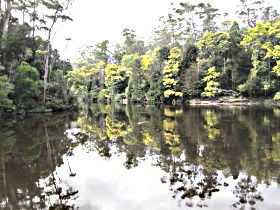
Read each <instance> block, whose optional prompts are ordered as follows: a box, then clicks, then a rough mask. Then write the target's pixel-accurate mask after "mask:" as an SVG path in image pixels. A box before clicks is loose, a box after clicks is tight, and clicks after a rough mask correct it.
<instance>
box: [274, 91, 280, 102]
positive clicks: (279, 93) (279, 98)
mask: <svg viewBox="0 0 280 210" xmlns="http://www.w3.org/2000/svg"><path fill="white" fill-rule="evenodd" d="M274 100H276V101H280V92H277V93H276V94H275V96H274Z"/></svg>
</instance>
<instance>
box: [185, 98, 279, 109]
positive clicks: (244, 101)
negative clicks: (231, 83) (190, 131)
mask: <svg viewBox="0 0 280 210" xmlns="http://www.w3.org/2000/svg"><path fill="white" fill-rule="evenodd" d="M189 105H191V106H198V105H199V106H201V105H205V106H253V105H264V106H276V107H280V103H279V102H276V101H275V100H273V99H264V98H260V99H249V98H244V97H239V98H232V97H218V98H216V99H212V100H203V99H192V100H190V101H189Z"/></svg>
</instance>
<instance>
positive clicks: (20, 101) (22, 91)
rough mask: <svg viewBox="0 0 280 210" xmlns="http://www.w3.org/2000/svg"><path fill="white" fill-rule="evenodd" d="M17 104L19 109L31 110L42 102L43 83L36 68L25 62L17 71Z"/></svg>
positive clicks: (15, 90) (15, 87)
mask: <svg viewBox="0 0 280 210" xmlns="http://www.w3.org/2000/svg"><path fill="white" fill-rule="evenodd" d="M14 85H15V86H14V92H15V102H16V106H17V108H18V109H23V110H30V109H32V108H33V107H35V106H36V103H37V102H39V101H40V88H41V87H42V81H41V80H40V79H39V72H38V70H37V69H36V68H34V67H32V66H30V65H29V64H28V63H25V62H23V63H22V64H21V65H20V66H19V67H18V69H17V71H16V74H15V83H14Z"/></svg>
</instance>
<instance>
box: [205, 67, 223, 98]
mask: <svg viewBox="0 0 280 210" xmlns="http://www.w3.org/2000/svg"><path fill="white" fill-rule="evenodd" d="M219 77H220V72H217V71H216V68H215V67H211V68H209V69H208V73H207V76H206V77H204V78H203V82H207V83H206V87H205V89H204V90H205V91H204V92H203V93H202V96H205V97H208V98H212V97H214V96H215V95H216V93H217V88H218V87H219V85H220V84H219V83H218V82H217V79H219Z"/></svg>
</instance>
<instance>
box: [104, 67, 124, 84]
mask: <svg viewBox="0 0 280 210" xmlns="http://www.w3.org/2000/svg"><path fill="white" fill-rule="evenodd" d="M105 72H106V77H105V85H106V87H107V88H108V87H113V86H114V85H115V84H117V83H119V82H122V81H124V77H123V75H122V74H123V68H122V67H121V66H118V65H116V64H108V65H107V66H106V68H105Z"/></svg>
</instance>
